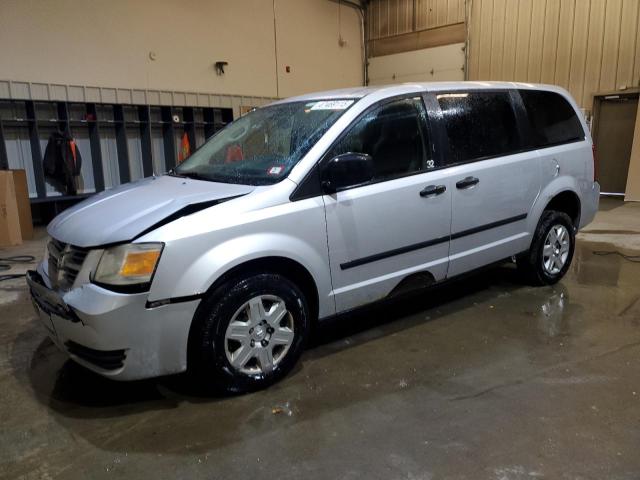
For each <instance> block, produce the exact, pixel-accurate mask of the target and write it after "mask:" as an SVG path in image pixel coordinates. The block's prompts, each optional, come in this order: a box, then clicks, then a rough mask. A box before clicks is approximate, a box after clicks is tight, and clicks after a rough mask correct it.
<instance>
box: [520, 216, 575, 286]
mask: <svg viewBox="0 0 640 480" xmlns="http://www.w3.org/2000/svg"><path fill="white" fill-rule="evenodd" d="M558 225H562V226H563V227H565V229H566V231H567V232H568V235H569V251H568V255H567V258H566V260H565V262H564V265H563V266H562V268H561V269H560V270H559V271H558V272H555V273H551V272H549V271H548V270H547V269H546V268H545V266H544V262H543V249H544V244H545V240H546V239H547V235H549V232H550V231H551V229H552V228H553V227H555V226H558ZM575 245H576V238H575V227H574V225H573V222H572V221H571V218H569V216H568V215H567V214H566V213H563V212H557V211H555V210H545V211H544V212H543V213H542V217H541V218H540V221H539V222H538V227H537V228H536V231H535V233H534V234H533V240H532V242H531V248H530V249H529V251H527V252H525V253H523V254H521V255H519V256H518V257H517V264H518V270H519V271H520V273H521V274H522V276H523V278H524V280H525V281H526V282H527V283H529V284H531V285H553V284H554V283H557V282H558V281H559V280H560V279H561V278H562V277H564V275H565V274H566V273H567V270H569V267H570V266H571V260H572V259H573V252H574V250H575Z"/></svg>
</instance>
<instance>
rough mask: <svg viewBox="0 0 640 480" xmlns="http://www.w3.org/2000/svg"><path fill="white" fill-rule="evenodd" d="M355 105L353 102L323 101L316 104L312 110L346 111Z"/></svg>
mask: <svg viewBox="0 0 640 480" xmlns="http://www.w3.org/2000/svg"><path fill="white" fill-rule="evenodd" d="M352 104H353V100H323V101H321V102H316V103H315V105H314V106H313V107H311V110H345V109H346V108H349V107H350V106H351V105H352Z"/></svg>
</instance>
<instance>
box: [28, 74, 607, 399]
mask: <svg viewBox="0 0 640 480" xmlns="http://www.w3.org/2000/svg"><path fill="white" fill-rule="evenodd" d="M598 196H599V186H598V184H597V182H595V179H594V165H593V151H592V142H591V138H590V135H589V131H588V129H587V126H586V124H585V121H584V119H583V117H582V115H581V114H580V112H579V110H578V107H577V105H576V103H575V102H574V100H573V99H572V98H571V97H570V95H569V94H568V93H567V92H566V91H565V90H563V89H561V88H558V87H553V86H546V85H531V84H519V83H493V82H491V83H485V82H482V83H466V82H460V83H427V84H406V85H397V86H387V87H373V88H371V87H370V88H356V89H348V90H339V91H332V92H324V93H315V94H310V95H304V96H300V97H296V98H291V99H287V100H283V101H278V102H275V103H273V104H271V105H268V106H265V107H263V108H259V109H257V110H254V111H252V112H250V113H248V114H247V115H245V116H243V117H241V118H239V119H238V120H236V121H234V122H233V123H231V124H229V125H228V126H227V127H225V128H224V129H222V130H221V131H220V132H218V133H217V134H216V135H215V136H213V137H212V138H210V139H209V140H208V141H207V142H206V143H205V144H204V145H203V146H202V147H201V148H199V149H198V150H197V151H195V152H194V153H193V155H192V156H191V157H190V158H188V159H187V160H186V161H185V162H183V163H181V164H180V165H178V166H177V167H175V168H173V169H172V170H171V171H169V172H168V173H167V174H166V175H162V176H159V177H151V178H146V179H143V180H140V181H137V182H133V183H130V184H127V185H123V186H121V187H119V188H115V189H113V190H110V191H107V192H102V193H100V194H98V195H95V196H94V197H92V198H90V199H88V200H85V201H83V202H82V203H79V204H78V205H77V206H75V207H73V208H71V209H69V210H66V211H65V212H63V213H62V214H60V215H59V216H58V217H56V218H55V219H54V220H53V221H52V222H51V224H50V225H49V226H48V233H49V235H50V237H51V240H50V242H49V243H48V246H47V251H46V258H45V259H44V261H43V262H42V263H41V264H40V265H39V266H38V268H37V271H32V272H30V273H29V274H28V277H27V281H28V284H29V287H30V291H31V295H32V297H33V300H34V304H35V306H36V309H37V311H38V312H39V315H40V317H41V319H42V321H43V323H44V325H45V326H46V328H47V330H48V333H49V335H50V337H51V339H52V340H53V341H54V342H55V344H56V345H57V346H58V347H59V348H60V349H61V350H63V351H64V352H66V353H67V354H68V355H69V356H70V357H71V358H72V359H73V360H75V361H76V362H78V363H80V364H82V365H84V366H85V367H87V368H89V369H91V370H93V371H95V372H98V373H100V374H102V375H105V376H108V377H110V378H113V379H121V380H130V379H139V378H144V377H152V376H158V375H165V374H171V373H176V372H182V371H185V370H187V368H188V369H189V370H190V371H192V372H195V373H196V375H198V376H199V378H202V379H204V380H205V381H207V382H211V383H212V384H215V385H218V386H221V387H222V388H225V389H227V390H231V391H248V390H253V389H257V388H261V387H264V386H267V385H269V384H271V383H273V382H275V381H276V380H278V379H280V378H282V377H283V376H284V375H285V374H286V373H287V372H288V371H290V370H291V368H292V367H293V365H294V363H295V362H296V360H297V359H298V358H299V356H300V354H301V351H302V349H303V346H304V344H305V340H306V339H307V336H308V334H309V331H310V328H311V326H312V325H313V324H314V322H317V321H319V320H322V319H326V318H328V317H332V316H335V315H337V314H339V313H342V312H346V311H348V310H351V309H355V308H356V307H360V306H362V305H365V304H368V303H371V302H375V301H378V300H382V299H385V298H388V297H390V296H393V295H395V294H397V293H398V292H400V291H402V292H404V291H407V290H408V289H410V288H411V287H412V286H415V285H425V283H426V284H436V283H439V282H443V281H445V280H447V279H450V278H453V277H456V276H458V275H461V274H463V273H465V272H469V271H471V270H474V269H477V268H479V267H482V266H484V265H488V264H491V263H494V262H498V261H501V260H505V259H509V258H515V259H516V262H517V265H518V267H519V269H520V270H521V271H522V273H523V274H524V275H525V276H526V278H528V280H529V281H530V282H531V283H533V284H538V285H543V284H552V283H554V282H557V281H558V280H559V279H561V278H562V276H563V275H564V274H565V272H566V271H567V269H568V268H569V265H570V263H571V258H572V255H573V251H574V242H575V233H576V232H577V230H578V229H579V228H581V227H583V226H585V225H586V224H587V223H589V222H590V221H591V220H592V219H593V217H594V214H595V212H596V210H597V205H598ZM426 294H428V293H426Z"/></svg>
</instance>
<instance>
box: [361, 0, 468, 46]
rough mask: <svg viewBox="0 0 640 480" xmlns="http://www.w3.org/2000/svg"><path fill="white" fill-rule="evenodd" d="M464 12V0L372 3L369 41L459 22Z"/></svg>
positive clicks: (373, 0) (368, 16) (369, 6)
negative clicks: (414, 12)
mask: <svg viewBox="0 0 640 480" xmlns="http://www.w3.org/2000/svg"><path fill="white" fill-rule="evenodd" d="M414 2H415V11H416V14H415V18H414V15H413V9H414ZM464 9H465V1H464V0H371V1H370V2H369V4H368V6H367V26H368V30H367V33H368V39H369V40H379V39H382V38H387V37H393V36H396V35H402V34H404V33H411V32H414V31H420V30H427V29H430V28H436V27H443V26H446V25H453V24H456V23H461V22H464Z"/></svg>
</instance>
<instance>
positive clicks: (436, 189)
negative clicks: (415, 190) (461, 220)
mask: <svg viewBox="0 0 640 480" xmlns="http://www.w3.org/2000/svg"><path fill="white" fill-rule="evenodd" d="M446 191H447V187H445V186H444V185H429V186H428V187H424V189H423V190H421V191H420V196H421V197H435V196H437V195H442V194H443V193H444V192H446Z"/></svg>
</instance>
